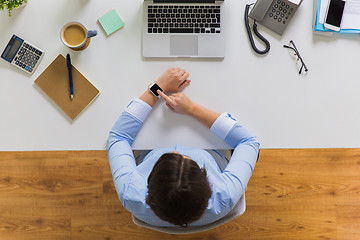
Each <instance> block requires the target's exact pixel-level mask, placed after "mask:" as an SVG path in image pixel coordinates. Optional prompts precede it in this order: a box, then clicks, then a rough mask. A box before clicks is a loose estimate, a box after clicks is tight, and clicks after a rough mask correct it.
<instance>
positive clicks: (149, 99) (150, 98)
mask: <svg viewBox="0 0 360 240" xmlns="http://www.w3.org/2000/svg"><path fill="white" fill-rule="evenodd" d="M139 99H141V100H143V101H144V102H146V103H147V104H149V105H150V106H151V107H153V106H154V105H155V103H156V102H157V101H158V100H159V98H158V97H156V96H154V94H152V93H151V92H150V90H149V89H146V91H145V92H144V93H143V94H142V95H141V96H140V97H139Z"/></svg>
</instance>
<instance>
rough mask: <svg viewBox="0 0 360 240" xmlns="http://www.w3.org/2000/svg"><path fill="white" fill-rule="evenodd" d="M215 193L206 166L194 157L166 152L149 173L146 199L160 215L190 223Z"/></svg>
mask: <svg viewBox="0 0 360 240" xmlns="http://www.w3.org/2000/svg"><path fill="white" fill-rule="evenodd" d="M211 193H212V192H211V187H210V184H209V181H208V179H207V176H206V170H205V169H200V168H199V166H198V165H197V164H196V162H194V161H193V160H191V159H190V158H185V157H183V156H182V155H180V154H177V153H166V154H164V155H162V156H161V157H160V158H159V160H158V161H157V162H156V164H155V166H154V168H153V170H152V171H151V173H150V175H149V178H148V195H147V198H146V203H147V204H148V205H149V206H150V207H151V209H152V210H153V211H154V213H155V214H156V215H157V216H158V217H159V218H160V219H162V220H164V221H167V222H170V223H172V224H174V225H180V226H187V225H188V224H189V223H191V222H194V221H196V220H198V219H199V218H200V217H201V216H202V215H203V214H204V212H205V209H206V207H207V205H208V201H209V198H210V197H211Z"/></svg>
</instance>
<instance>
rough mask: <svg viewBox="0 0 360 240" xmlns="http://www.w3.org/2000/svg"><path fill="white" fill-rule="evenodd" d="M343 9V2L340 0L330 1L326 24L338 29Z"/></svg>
mask: <svg viewBox="0 0 360 240" xmlns="http://www.w3.org/2000/svg"><path fill="white" fill-rule="evenodd" d="M344 8H345V1H342V0H330V4H329V8H328V13H327V17H326V21H325V22H326V23H328V24H330V25H333V26H336V27H340V24H341V18H342V15H343V12H344Z"/></svg>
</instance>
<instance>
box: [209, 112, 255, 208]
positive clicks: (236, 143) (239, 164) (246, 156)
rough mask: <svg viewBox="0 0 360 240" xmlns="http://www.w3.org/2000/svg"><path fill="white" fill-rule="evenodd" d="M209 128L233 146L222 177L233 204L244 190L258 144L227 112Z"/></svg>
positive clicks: (252, 166) (253, 163)
mask: <svg viewBox="0 0 360 240" xmlns="http://www.w3.org/2000/svg"><path fill="white" fill-rule="evenodd" d="M210 130H211V131H212V132H214V133H215V134H216V135H217V136H219V137H220V138H222V139H223V140H225V141H226V143H228V144H229V145H230V146H231V147H233V148H234V152H233V154H232V156H231V159H230V162H229V164H228V165H227V167H226V168H225V170H224V171H223V173H222V177H223V179H224V181H225V185H226V186H227V187H228V191H229V194H230V197H231V199H232V202H233V204H235V203H237V202H238V201H239V199H240V197H241V196H242V195H243V193H244V192H245V191H246V187H247V184H248V182H249V179H250V177H251V175H252V173H253V170H254V167H255V164H256V161H257V158H258V155H259V147H260V144H259V142H258V141H257V140H256V137H255V136H254V135H253V134H252V133H251V132H250V131H249V130H247V129H246V128H244V127H243V126H241V125H240V124H239V123H238V122H237V121H236V120H235V119H234V118H233V117H232V116H231V115H230V114H228V113H223V114H221V115H220V116H219V117H218V118H217V119H216V121H215V122H214V123H213V125H212V126H211V128H210Z"/></svg>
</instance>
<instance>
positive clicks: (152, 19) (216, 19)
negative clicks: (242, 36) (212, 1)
mask: <svg viewBox="0 0 360 240" xmlns="http://www.w3.org/2000/svg"><path fill="white" fill-rule="evenodd" d="M220 31H221V30H220V6H211V5H199V6H197V5H191V6H187V5H148V33H196V34H219V33H220Z"/></svg>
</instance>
